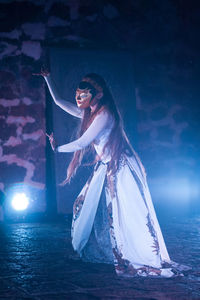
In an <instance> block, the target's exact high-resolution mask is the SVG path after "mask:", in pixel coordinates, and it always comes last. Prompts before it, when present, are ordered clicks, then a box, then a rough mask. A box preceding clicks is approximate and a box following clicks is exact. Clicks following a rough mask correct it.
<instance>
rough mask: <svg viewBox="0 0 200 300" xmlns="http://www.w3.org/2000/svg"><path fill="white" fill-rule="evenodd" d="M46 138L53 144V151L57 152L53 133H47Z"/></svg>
mask: <svg viewBox="0 0 200 300" xmlns="http://www.w3.org/2000/svg"><path fill="white" fill-rule="evenodd" d="M46 136H48V138H49V142H50V144H51V148H52V150H53V151H55V150H56V142H55V139H54V136H53V132H52V133H51V134H50V135H49V134H47V133H46Z"/></svg>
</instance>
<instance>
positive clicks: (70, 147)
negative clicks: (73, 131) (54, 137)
mask: <svg viewBox="0 0 200 300" xmlns="http://www.w3.org/2000/svg"><path fill="white" fill-rule="evenodd" d="M110 122H112V120H111V117H110V115H109V114H108V113H107V112H106V111H102V112H101V113H100V114H99V115H97V116H96V117H95V119H94V120H93V122H92V124H91V125H90V126H89V127H88V129H87V130H86V131H85V132H84V134H83V135H82V136H81V137H80V138H79V139H77V140H75V141H73V142H71V143H68V144H65V145H62V146H59V147H58V148H57V151H58V152H75V151H77V150H81V149H83V148H85V147H87V146H88V145H90V144H91V143H92V142H93V141H94V140H95V139H97V138H98V137H99V135H101V133H102V132H103V131H104V130H105V129H106V128H107V126H109V123H110Z"/></svg>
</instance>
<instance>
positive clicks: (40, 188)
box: [0, 0, 200, 218]
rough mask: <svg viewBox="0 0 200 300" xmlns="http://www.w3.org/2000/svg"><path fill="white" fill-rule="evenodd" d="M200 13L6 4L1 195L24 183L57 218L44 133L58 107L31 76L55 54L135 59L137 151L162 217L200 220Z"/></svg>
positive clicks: (189, 6)
mask: <svg viewBox="0 0 200 300" xmlns="http://www.w3.org/2000/svg"><path fill="white" fill-rule="evenodd" d="M199 13H200V4H199V3H198V1H189V2H188V1H185V0H184V1H183V0H179V1H172V0H165V1H158V0H153V1H148V0H143V1H139V0H138V1H129V0H128V1H125V2H122V1H89V0H88V1H70V2H67V1H53V0H52V1H42V0H37V1H20V2H18V1H1V2H0V19H1V27H0V28H1V29H0V30H1V32H0V38H1V43H0V67H1V70H0V189H1V190H2V191H3V192H4V193H6V195H8V194H9V193H10V190H14V189H15V188H16V186H17V188H18V187H19V183H20V184H25V185H26V186H28V188H29V190H30V191H31V193H32V195H33V199H32V206H31V211H33V212H37V211H38V212H48V213H52V214H53V213H55V212H56V210H55V207H56V206H55V189H54V183H55V182H54V169H53V162H52V161H51V157H50V156H51V154H50V153H49V150H50V149H49V148H47V149H46V150H45V135H44V133H43V132H45V131H46V127H47V129H49V128H50V126H51V120H52V119H51V107H50V106H49V104H48V103H47V102H46V98H47V97H46V95H45V84H44V81H43V80H42V79H41V78H36V77H33V76H32V72H37V71H39V70H40V66H41V65H42V64H46V65H49V49H51V48H53V47H57V48H63V49H66V51H67V50H69V49H71V50H73V49H76V50H78V51H82V50H90V51H92V50H93V51H94V53H95V52H96V51H99V50H102V51H110V52H113V53H115V51H128V53H130V54H131V56H132V61H133V63H134V70H133V73H134V74H133V77H134V80H135V84H134V88H135V98H136V107H135V109H136V113H135V115H136V123H135V124H136V127H137V130H136V131H137V145H134V146H135V148H136V150H137V151H138V153H139V155H140V157H141V159H142V161H143V163H144V165H145V167H146V170H147V174H148V182H149V185H150V188H151V191H152V195H153V199H154V203H155V205H156V207H157V208H158V214H160V216H162V217H163V218H164V217H169V216H171V215H173V216H177V215H183V214H194V213H198V212H199V195H200V188H199V171H200V164H199V162H200V156H199V148H200V147H199V146H200V139H199V138H200V134H199V112H200V106H199V81H198V80H199V50H200V44H199V22H200V21H199ZM55 64H56V62H55ZM120 68H121V73H122V74H123V77H124V79H126V76H127V74H126V68H123V67H120ZM45 107H46V108H45ZM46 117H47V118H46ZM125 118H126V116H125ZM129 134H130V133H129ZM45 151H46V152H45ZM46 170H47V172H46ZM16 184H17V185H16ZM46 188H47V189H46ZM50 189H52V190H51V192H50V193H49V192H48V191H49V190H50ZM46 192H47V196H48V197H45V193H46ZM49 195H50V196H51V197H50V196H49ZM66 195H67V193H66ZM70 201H72V199H70Z"/></svg>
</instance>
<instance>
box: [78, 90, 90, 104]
mask: <svg viewBox="0 0 200 300" xmlns="http://www.w3.org/2000/svg"><path fill="white" fill-rule="evenodd" d="M91 99H92V94H91V93H90V90H88V89H85V90H81V89H77V90H76V103H77V106H78V107H80V108H87V107H89V106H90V103H91Z"/></svg>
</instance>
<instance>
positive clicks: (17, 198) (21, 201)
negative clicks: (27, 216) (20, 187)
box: [11, 193, 29, 210]
mask: <svg viewBox="0 0 200 300" xmlns="http://www.w3.org/2000/svg"><path fill="white" fill-rule="evenodd" d="M11 204H12V207H13V208H14V209H15V210H26V209H27V208H28V205H29V198H28V197H27V196H26V194H25V193H16V194H14V196H13V198H12V201H11Z"/></svg>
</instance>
